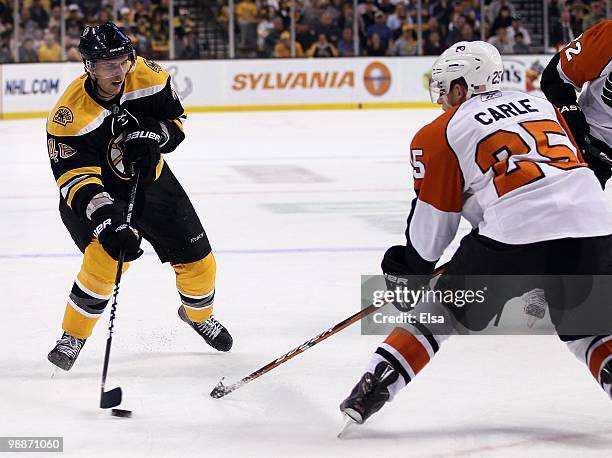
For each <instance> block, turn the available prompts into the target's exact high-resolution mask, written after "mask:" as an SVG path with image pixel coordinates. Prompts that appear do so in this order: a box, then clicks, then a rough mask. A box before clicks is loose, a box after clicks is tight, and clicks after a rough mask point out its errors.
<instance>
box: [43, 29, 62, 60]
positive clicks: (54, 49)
mask: <svg viewBox="0 0 612 458" xmlns="http://www.w3.org/2000/svg"><path fill="white" fill-rule="evenodd" d="M61 57H62V48H61V46H60V45H59V43H58V42H57V40H56V39H55V35H53V34H52V33H46V34H45V41H44V42H43V44H42V45H41V47H40V48H38V60H39V61H40V62H59V61H60V60H61Z"/></svg>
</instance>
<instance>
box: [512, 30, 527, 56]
mask: <svg viewBox="0 0 612 458" xmlns="http://www.w3.org/2000/svg"><path fill="white" fill-rule="evenodd" d="M512 49H513V52H514V54H528V53H529V46H528V45H527V43H525V39H524V38H523V34H522V33H521V32H517V33H516V34H514V47H513V48H512Z"/></svg>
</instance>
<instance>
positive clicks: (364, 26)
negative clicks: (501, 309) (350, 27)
mask: <svg viewBox="0 0 612 458" xmlns="http://www.w3.org/2000/svg"><path fill="white" fill-rule="evenodd" d="M357 8H358V10H357V12H358V13H359V20H360V24H359V25H360V27H361V33H362V34H363V35H364V36H365V35H367V31H368V28H369V27H370V26H371V25H374V23H375V18H374V15H375V14H376V12H377V11H378V8H377V7H376V5H375V4H374V0H365V3H360V4H359V5H358V7H357Z"/></svg>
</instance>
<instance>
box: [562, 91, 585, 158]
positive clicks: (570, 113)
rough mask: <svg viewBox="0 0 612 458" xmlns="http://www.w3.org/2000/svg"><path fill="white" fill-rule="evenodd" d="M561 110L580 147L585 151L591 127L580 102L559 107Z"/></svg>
mask: <svg viewBox="0 0 612 458" xmlns="http://www.w3.org/2000/svg"><path fill="white" fill-rule="evenodd" d="M559 111H561V115H562V116H563V119H565V122H566V123H567V125H568V127H569V128H570V130H571V131H572V135H573V136H574V140H576V143H577V144H578V147H579V148H580V149H581V150H582V151H585V150H586V148H587V141H586V136H587V135H588V134H589V131H590V128H589V124H588V123H587V120H586V118H585V117H584V113H583V112H582V109H581V108H580V106H579V105H578V104H576V103H572V104H567V105H563V106H561V107H559Z"/></svg>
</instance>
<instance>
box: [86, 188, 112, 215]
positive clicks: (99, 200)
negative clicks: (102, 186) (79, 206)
mask: <svg viewBox="0 0 612 458" xmlns="http://www.w3.org/2000/svg"><path fill="white" fill-rule="evenodd" d="M113 202H114V201H113V198H112V197H111V196H110V194H109V193H107V192H106V191H105V192H99V193H98V194H96V195H95V196H93V197H92V198H91V200H90V201H89V203H88V204H87V208H86V209H85V216H86V217H87V219H88V220H90V221H92V215H93V214H94V213H95V212H96V211H97V210H99V209H100V208H102V207H103V206H105V205H112V204H113Z"/></svg>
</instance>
